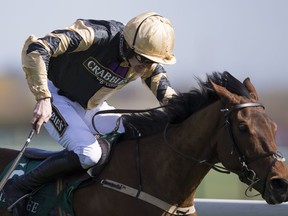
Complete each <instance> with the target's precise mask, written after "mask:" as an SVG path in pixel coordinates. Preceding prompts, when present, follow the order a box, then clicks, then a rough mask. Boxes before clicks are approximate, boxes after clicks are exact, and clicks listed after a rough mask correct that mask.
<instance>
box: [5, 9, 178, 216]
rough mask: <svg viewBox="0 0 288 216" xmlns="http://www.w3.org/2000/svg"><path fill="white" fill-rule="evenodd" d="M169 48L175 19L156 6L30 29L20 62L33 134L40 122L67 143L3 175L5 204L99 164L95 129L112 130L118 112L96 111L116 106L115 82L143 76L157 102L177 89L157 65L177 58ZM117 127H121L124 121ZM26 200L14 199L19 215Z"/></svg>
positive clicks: (121, 83)
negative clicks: (126, 15)
mask: <svg viewBox="0 0 288 216" xmlns="http://www.w3.org/2000/svg"><path fill="white" fill-rule="evenodd" d="M173 48H174V30H173V26H172V24H171V23H170V21H169V20H168V19H166V18H164V17H162V16H161V15H159V14H157V13H154V12H148V13H143V14H140V15H138V16H136V17H134V18H133V19H131V20H130V21H129V22H128V23H127V25H124V24H122V23H120V22H117V21H113V20H109V21H105V20H87V19H78V20H77V21H76V22H75V23H74V24H73V25H72V26H70V27H68V28H65V29H60V30H55V31H53V32H51V33H50V34H47V35H46V36H44V37H42V38H36V37H35V36H30V37H29V38H28V39H27V40H26V42H25V45H24V48H23V51H22V64H23V70H24V71H25V73H26V79H27V82H28V85H29V88H30V90H31V92H32V93H33V94H34V96H35V99H36V101H37V102H36V105H35V108H34V111H33V117H32V120H31V123H32V124H33V125H34V126H35V131H36V133H37V134H39V132H40V129H41V127H42V125H44V127H45V128H46V129H47V131H48V133H49V134H50V135H51V136H52V137H53V138H54V139H55V140H56V141H57V142H58V143H59V144H60V145H62V146H63V147H64V148H65V149H66V150H67V151H61V152H59V153H58V154H56V155H54V156H51V157H49V158H47V159H46V160H44V161H43V162H42V163H41V164H40V165H39V166H38V167H36V168H35V169H34V170H32V171H30V172H28V173H27V174H25V175H22V176H16V177H13V178H12V179H10V180H8V182H7V184H6V185H5V187H4V189H3V193H4V196H5V198H6V200H7V203H8V205H11V204H13V203H14V202H15V201H16V200H17V199H18V198H19V197H21V196H23V195H24V194H27V193H29V192H31V191H32V190H34V189H37V188H39V186H41V185H43V184H44V183H47V182H49V181H51V180H53V179H55V178H56V177H59V176H61V175H62V176H63V175H68V174H70V173H72V172H75V171H81V170H86V169H88V168H89V167H91V166H94V165H96V164H97V162H98V161H99V159H100V158H101V154H102V151H101V148H100V145H99V143H98V142H97V139H96V138H95V135H96V134H97V133H98V131H99V133H101V134H105V133H109V132H111V131H113V129H114V126H115V124H116V121H117V120H118V118H119V117H120V114H108V115H106V114H105V116H102V115H101V114H100V115H97V116H96V117H95V118H93V116H94V114H95V113H97V112H98V111H100V110H106V109H113V107H112V106H110V105H108V104H107V103H106V100H107V99H108V98H109V97H110V96H111V95H112V94H113V93H115V92H116V91H117V90H118V89H120V88H122V87H124V86H125V85H126V84H128V83H130V82H131V81H133V80H136V79H137V78H139V77H140V78H141V79H142V82H143V83H144V84H146V85H147V86H148V88H149V89H150V90H151V91H152V92H153V94H154V95H155V96H156V98H157V99H158V101H159V102H160V104H165V103H167V101H168V100H169V99H170V98H171V97H172V96H173V95H175V94H176V92H175V91H174V90H173V88H172V87H171V85H170V82H169V81H168V78H167V74H166V71H165V69H164V68H163V66H162V65H163V64H174V63H176V59H175V57H174V55H173ZM92 120H94V121H95V123H96V125H97V126H99V127H97V129H96V128H95V127H93V125H94V124H93V123H92ZM118 132H124V127H123V125H122V123H120V126H119V129H118ZM23 205H25V202H24V201H21V202H19V203H18V204H16V205H15V207H14V208H13V215H23V209H21V208H23V207H24V206H23ZM21 210H22V211H21Z"/></svg>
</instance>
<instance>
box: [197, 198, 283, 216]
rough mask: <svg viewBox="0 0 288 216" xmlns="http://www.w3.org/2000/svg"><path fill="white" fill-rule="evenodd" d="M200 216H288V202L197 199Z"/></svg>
mask: <svg viewBox="0 0 288 216" xmlns="http://www.w3.org/2000/svg"><path fill="white" fill-rule="evenodd" d="M195 207H196V210H197V213H198V216H244V215H245V216H287V215H288V203H284V204H279V205H268V204H267V203H266V202H265V201H256V200H255V201H254V200H253V201H251V200H229V199H196V200H195Z"/></svg>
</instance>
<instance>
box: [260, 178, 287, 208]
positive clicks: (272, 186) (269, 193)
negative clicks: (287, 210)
mask: <svg viewBox="0 0 288 216" xmlns="http://www.w3.org/2000/svg"><path fill="white" fill-rule="evenodd" d="M267 184H268V185H267V188H266V191H265V194H264V196H263V198H264V199H265V200H266V202H267V203H268V204H280V203H282V202H287V201H288V180H287V179H284V178H274V179H271V180H270V182H269V183H267Z"/></svg>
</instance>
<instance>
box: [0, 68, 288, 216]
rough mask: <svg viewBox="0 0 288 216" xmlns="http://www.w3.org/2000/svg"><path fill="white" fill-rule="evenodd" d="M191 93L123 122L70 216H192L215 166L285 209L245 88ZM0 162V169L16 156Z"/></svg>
mask: <svg viewBox="0 0 288 216" xmlns="http://www.w3.org/2000/svg"><path fill="white" fill-rule="evenodd" d="M199 86H200V88H199V89H193V90H191V91H190V92H188V93H182V94H179V95H178V96H176V97H175V98H173V99H172V100H171V101H170V102H169V104H168V105H167V106H166V107H165V108H164V109H163V110H155V111H149V112H147V113H145V114H133V115H124V116H123V120H124V124H125V128H126V133H125V135H123V136H122V137H121V139H120V141H119V142H118V144H116V146H115V148H114V150H113V152H112V157H111V160H110V162H109V163H108V164H107V166H106V167H105V169H104V170H103V171H102V173H101V175H100V177H99V179H100V180H99V181H95V182H94V183H92V184H89V185H88V186H86V187H83V188H79V189H77V190H76V191H75V192H74V196H73V208H74V212H75V215H76V216H95V215H97V216H107V215H113V216H117V215H118V216H124V215H126V216H135V215H137V216H147V215H149V216H164V215H190V216H191V215H193V216H195V215H196V210H195V209H194V197H195V192H196V189H197V187H198V185H199V184H200V182H201V181H202V179H203V178H204V177H205V175H206V174H207V173H208V172H209V170H210V169H211V168H214V169H216V170H219V166H218V165H217V163H222V164H223V166H224V167H225V170H226V171H230V172H233V173H235V174H237V175H238V176H239V179H240V180H241V181H242V182H244V183H246V184H247V185H248V186H247V187H248V189H249V190H250V189H252V188H253V189H255V190H257V191H258V192H259V193H260V194H261V195H262V197H263V199H264V200H266V202H267V203H268V204H278V203H282V202H286V201H288V169H287V167H286V166H285V164H284V163H283V160H284V158H283V157H282V156H281V154H280V153H279V152H278V151H277V146H276V143H275V134H276V130H277V126H276V124H275V123H274V122H273V121H272V120H271V119H270V118H269V117H268V116H267V114H266V113H265V110H264V107H263V105H262V104H261V103H260V102H258V96H257V93H256V91H255V88H254V87H253V85H252V83H251V82H250V80H249V79H248V78H247V79H245V81H244V82H243V83H241V82H240V81H238V80H237V79H235V78H234V77H233V76H231V75H230V74H229V73H228V72H224V73H216V72H215V73H213V74H211V75H208V76H207V81H205V82H204V81H201V80H199ZM4 151H5V152H4ZM0 155H1V163H0V168H1V169H3V168H4V165H6V164H7V163H8V161H10V160H11V159H12V158H15V156H16V155H17V152H16V151H13V150H4V149H1V150H0ZM221 170H223V169H221Z"/></svg>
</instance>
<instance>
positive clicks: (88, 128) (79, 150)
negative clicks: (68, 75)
mask: <svg viewBox="0 0 288 216" xmlns="http://www.w3.org/2000/svg"><path fill="white" fill-rule="evenodd" d="M48 86H49V90H50V92H51V94H52V98H53V102H52V104H53V105H52V106H53V111H52V117H51V118H50V120H49V122H47V123H46V124H45V128H46V129H47V131H48V133H49V134H50V135H51V136H52V137H53V138H54V139H55V140H56V141H57V142H58V143H59V144H60V145H62V146H63V147H64V148H66V149H67V150H68V151H73V152H75V153H76V154H77V155H78V157H79V160H80V163H81V165H82V167H83V168H84V169H87V168H89V167H91V166H93V165H95V164H97V162H98V161H99V160H100V158H101V154H102V151H101V148H100V145H99V143H98V141H97V139H96V137H95V135H96V134H97V133H98V132H99V133H101V134H107V133H109V132H112V131H113V130H114V128H115V127H116V122H117V120H118V119H119V118H120V116H121V115H120V114H114V113H113V114H112V113H111V114H110V113H109V114H99V115H97V116H96V117H95V118H94V125H95V126H96V130H97V131H95V129H94V127H93V124H92V119H93V116H94V115H95V113H97V112H98V111H100V110H110V109H115V108H114V107H112V106H110V105H108V104H107V103H106V102H103V103H101V104H100V105H98V106H97V107H96V108H94V109H92V110H87V109H84V108H83V107H82V106H81V105H80V104H79V103H77V102H74V101H71V100H70V99H68V98H67V97H65V96H62V95H59V94H58V89H57V88H56V87H55V86H54V84H53V83H52V82H51V81H48ZM118 132H120V133H122V132H124V127H123V125H122V121H120V125H119V129H118Z"/></svg>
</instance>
